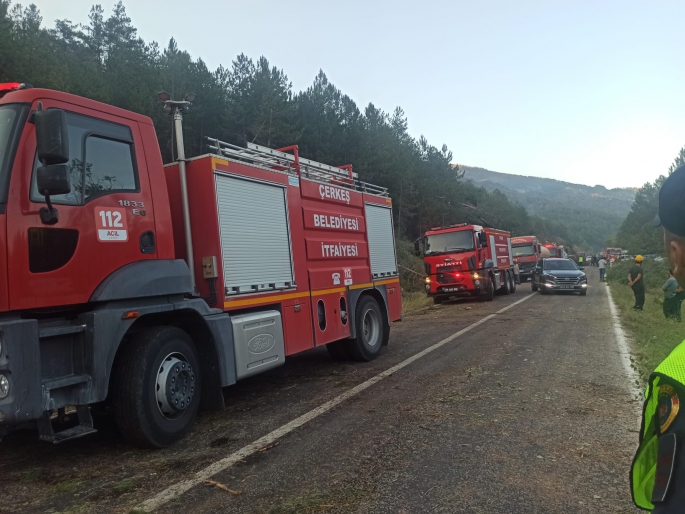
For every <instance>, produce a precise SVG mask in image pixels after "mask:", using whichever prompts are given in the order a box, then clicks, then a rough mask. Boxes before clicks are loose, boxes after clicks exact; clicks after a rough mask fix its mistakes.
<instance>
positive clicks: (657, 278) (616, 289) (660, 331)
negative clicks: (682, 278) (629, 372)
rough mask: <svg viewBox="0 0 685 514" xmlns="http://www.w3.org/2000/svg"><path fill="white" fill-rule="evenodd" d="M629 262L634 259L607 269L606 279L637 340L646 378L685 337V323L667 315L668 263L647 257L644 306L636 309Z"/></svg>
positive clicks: (625, 325) (639, 363) (636, 351)
mask: <svg viewBox="0 0 685 514" xmlns="http://www.w3.org/2000/svg"><path fill="white" fill-rule="evenodd" d="M630 266H632V263H628V262H623V263H620V264H616V265H614V267H612V268H611V269H608V270H607V281H608V283H609V287H611V295H612V297H613V299H614V302H615V303H616V306H617V307H618V310H619V312H620V315H621V322H622V325H623V328H624V329H625V330H626V331H627V332H628V333H629V334H630V335H631V336H632V339H633V341H634V346H633V354H634V356H635V363H636V364H637V369H638V372H639V373H640V376H641V377H642V379H643V380H645V381H646V379H647V377H648V376H649V374H650V373H651V372H652V371H654V368H656V366H657V365H658V364H659V363H660V362H661V361H662V360H664V359H665V358H666V357H667V356H668V354H669V353H670V352H671V350H673V348H675V347H676V346H677V345H678V344H680V343H681V342H682V341H683V339H685V323H678V322H676V321H672V320H668V319H666V318H665V317H664V313H663V310H662V309H663V292H662V290H661V286H662V285H663V284H664V282H666V279H667V278H668V265H667V264H666V263H663V262H653V261H645V264H644V266H643V268H644V277H645V285H646V287H647V290H646V295H645V306H644V310H643V311H635V310H633V305H634V304H635V297H634V296H633V290H632V289H631V288H630V287H628V270H629V268H630Z"/></svg>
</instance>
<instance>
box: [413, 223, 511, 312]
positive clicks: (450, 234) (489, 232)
mask: <svg viewBox="0 0 685 514" xmlns="http://www.w3.org/2000/svg"><path fill="white" fill-rule="evenodd" d="M421 243H423V254H424V258H423V260H424V264H425V267H426V275H427V276H426V293H427V294H428V296H430V297H433V301H434V302H435V303H441V302H442V301H443V300H446V299H448V298H450V297H469V296H471V297H480V298H483V299H485V300H487V301H492V300H493V298H494V295H495V293H496V292H497V293H500V294H509V293H513V292H514V291H515V290H516V280H515V279H514V272H513V269H512V266H513V261H512V255H511V236H510V234H509V232H505V231H503V230H497V229H493V228H487V227H481V226H479V225H468V224H466V223H462V224H460V225H450V226H448V227H435V228H432V229H431V230H429V231H428V232H426V233H425V234H424V236H423V237H422V238H420V239H419V240H417V241H416V243H415V250H416V252H417V254H419V255H420V253H421Z"/></svg>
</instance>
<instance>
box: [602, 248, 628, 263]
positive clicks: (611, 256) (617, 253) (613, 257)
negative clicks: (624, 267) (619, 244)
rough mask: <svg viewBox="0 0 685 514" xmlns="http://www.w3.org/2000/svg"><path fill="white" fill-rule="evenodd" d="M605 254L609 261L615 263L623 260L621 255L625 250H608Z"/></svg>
mask: <svg viewBox="0 0 685 514" xmlns="http://www.w3.org/2000/svg"><path fill="white" fill-rule="evenodd" d="M603 253H604V255H605V256H606V259H607V260H609V261H611V262H614V261H620V260H621V254H622V253H623V250H621V249H620V248H606V249H605V250H604V252H603Z"/></svg>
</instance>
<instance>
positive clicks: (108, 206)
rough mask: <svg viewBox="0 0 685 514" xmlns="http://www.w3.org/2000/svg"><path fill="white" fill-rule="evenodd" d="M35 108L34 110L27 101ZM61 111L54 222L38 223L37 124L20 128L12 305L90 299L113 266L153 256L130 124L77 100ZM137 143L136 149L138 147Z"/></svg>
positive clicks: (146, 188)
mask: <svg viewBox="0 0 685 514" xmlns="http://www.w3.org/2000/svg"><path fill="white" fill-rule="evenodd" d="M33 108H34V109H35V108H37V105H36V106H33ZM43 108H44V109H51V108H60V109H63V110H64V111H66V116H67V125H68V137H69V161H68V163H67V164H68V166H69V169H70V173H71V192H69V193H67V194H64V195H59V196H53V197H51V200H52V202H53V205H54V207H55V208H56V209H57V211H58V213H59V219H58V221H57V223H55V224H53V225H46V224H45V223H43V221H41V216H40V209H41V207H45V206H46V203H45V198H44V197H43V196H42V195H41V194H40V193H39V192H38V189H37V187H36V169H37V168H38V167H39V166H41V163H39V162H38V161H37V158H36V141H35V129H34V127H33V125H31V124H28V125H27V127H26V130H24V134H23V136H22V137H23V139H22V143H21V145H20V150H19V153H18V154H17V158H16V160H15V164H14V168H13V170H12V177H11V183H10V184H11V187H10V193H9V197H8V210H7V216H8V223H7V226H8V239H9V241H11V243H10V244H9V248H8V265H9V271H10V273H9V276H10V284H9V285H10V308H11V309H12V310H16V309H27V308H36V307H47V306H59V305H70V304H79V303H86V302H88V300H89V298H90V295H91V294H92V292H93V291H94V290H95V288H96V287H97V286H98V285H99V284H100V283H101V282H102V281H103V280H104V279H105V278H106V277H107V276H108V275H109V274H111V273H112V272H113V271H115V270H117V269H118V268H121V267H122V266H124V265H126V264H129V263H131V262H135V261H139V260H144V259H151V258H155V257H156V247H155V233H154V216H153V208H152V207H153V206H152V195H151V192H150V185H149V181H148V176H147V167H146V163H145V158H144V152H143V150H142V141H141V137H140V133H139V130H138V126H137V124H136V123H135V122H130V121H129V120H125V119H119V118H117V117H114V116H109V115H106V114H103V113H98V118H94V117H91V116H92V114H93V113H92V112H88V114H90V115H91V116H86V115H85V114H86V112H84V110H83V109H82V108H80V107H79V106H75V105H71V104H60V103H58V102H54V101H43ZM136 147H137V148H136Z"/></svg>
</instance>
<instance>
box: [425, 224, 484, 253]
mask: <svg viewBox="0 0 685 514" xmlns="http://www.w3.org/2000/svg"><path fill="white" fill-rule="evenodd" d="M474 248H475V245H474V242H473V231H472V230H460V231H458V232H446V233H444V234H434V235H432V236H427V237H426V255H436V254H438V253H448V252H466V251H469V250H473V249H474Z"/></svg>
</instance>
